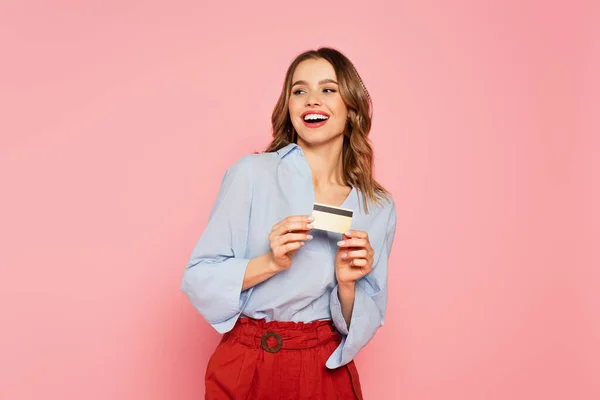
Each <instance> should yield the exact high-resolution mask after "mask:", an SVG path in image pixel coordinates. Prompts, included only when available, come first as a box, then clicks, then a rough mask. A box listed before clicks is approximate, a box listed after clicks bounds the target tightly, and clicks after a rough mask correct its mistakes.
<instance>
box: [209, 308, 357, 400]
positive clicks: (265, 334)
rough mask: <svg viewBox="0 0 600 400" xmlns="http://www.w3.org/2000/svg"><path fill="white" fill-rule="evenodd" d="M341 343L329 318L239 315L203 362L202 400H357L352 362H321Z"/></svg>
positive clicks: (355, 372)
mask: <svg viewBox="0 0 600 400" xmlns="http://www.w3.org/2000/svg"><path fill="white" fill-rule="evenodd" d="M340 341H341V335H340V334H339V333H338V332H337V331H336V330H335V328H334V326H333V324H332V323H331V321H315V322H310V323H302V322H298V323H295V322H277V321H272V322H265V321H264V320H254V319H250V318H240V319H239V320H238V321H237V323H236V325H235V326H234V327H233V329H232V330H231V331H229V332H227V333H225V334H224V335H223V338H222V340H221V342H220V343H219V346H218V347H217V349H216V350H215V353H214V354H213V355H212V357H211V358H210V360H209V362H208V368H207V370H206V377H205V378H206V399H210V400H225V399H235V400H249V399H260V400H271V399H273V400H275V399H277V400H284V399H290V400H292V399H293V400H298V399H310V400H317V399H326V400H330V399H331V400H333V399H344V400H345V399H361V400H362V392H361V388H360V382H359V378H358V371H357V370H356V366H355V365H354V362H353V361H351V362H350V363H348V364H347V365H344V366H342V367H339V368H336V369H334V370H330V369H328V368H327V367H326V366H325V362H326V361H327V359H328V358H329V356H330V355H331V353H333V351H334V350H335V349H336V348H337V347H338V345H339V344H340Z"/></svg>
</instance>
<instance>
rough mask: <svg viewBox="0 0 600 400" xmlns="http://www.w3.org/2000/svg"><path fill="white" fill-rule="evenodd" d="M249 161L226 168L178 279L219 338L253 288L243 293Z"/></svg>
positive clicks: (250, 187) (248, 200)
mask: <svg viewBox="0 0 600 400" xmlns="http://www.w3.org/2000/svg"><path fill="white" fill-rule="evenodd" d="M250 157H251V156H246V157H244V158H242V159H241V160H239V161H238V162H237V163H236V164H234V165H233V166H232V167H230V168H229V169H228V170H227V171H226V173H225V176H224V178H223V180H222V182H221V187H220V189H219V193H218V195H217V199H216V201H215V203H214V205H213V208H212V211H211V213H210V217H209V220H208V224H207V226H206V228H205V229H204V232H203V233H202V235H201V236H200V238H199V240H198V241H197V243H196V245H195V247H194V249H193V250H192V254H191V256H190V259H189V261H188V264H187V266H186V268H185V271H184V274H183V281H182V283H181V290H182V291H183V292H184V293H185V294H186V295H187V296H188V298H189V299H190V301H191V303H192V305H193V306H194V307H195V308H196V309H197V310H198V311H199V312H200V314H201V315H202V316H203V317H204V319H205V320H206V321H207V322H208V323H209V324H211V325H212V326H213V328H215V329H216V330H217V331H218V332H219V333H225V332H227V331H229V330H231V329H232V328H233V326H234V324H235V322H236V321H237V319H238V317H239V316H240V314H241V312H242V310H243V309H244V307H245V305H246V303H247V302H248V299H249V298H250V294H251V293H252V289H253V288H249V289H248V290H246V291H242V284H243V281H244V274H245V272H246V267H247V265H248V262H249V261H250V260H249V259H248V258H247V254H246V253H247V252H246V247H247V238H248V225H249V216H250V207H251V204H252V180H251V174H252V170H251V167H252V165H251V159H250Z"/></svg>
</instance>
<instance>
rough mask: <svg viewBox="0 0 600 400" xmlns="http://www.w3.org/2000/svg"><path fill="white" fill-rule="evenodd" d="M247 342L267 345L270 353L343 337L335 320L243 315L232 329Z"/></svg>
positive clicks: (310, 345) (250, 345)
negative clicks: (311, 320)
mask: <svg viewBox="0 0 600 400" xmlns="http://www.w3.org/2000/svg"><path fill="white" fill-rule="evenodd" d="M229 338H236V339H237V341H238V342H239V343H241V344H243V345H246V346H248V347H253V348H263V349H264V350H265V351H268V352H270V353H276V352H277V351H279V350H281V349H287V350H298V349H307V348H311V347H316V346H320V345H323V344H325V343H328V342H331V341H334V340H341V335H340V334H339V332H338V331H337V330H336V329H335V327H334V326H333V323H332V322H331V321H314V322H308V323H304V322H287V321H286V322H283V321H270V322H266V321H265V320H264V319H261V320H256V319H252V318H246V317H244V318H240V319H238V321H237V323H236V324H235V326H234V327H233V329H232V330H231V331H230V332H229Z"/></svg>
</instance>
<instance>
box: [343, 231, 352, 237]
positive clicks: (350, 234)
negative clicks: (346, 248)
mask: <svg viewBox="0 0 600 400" xmlns="http://www.w3.org/2000/svg"><path fill="white" fill-rule="evenodd" d="M344 235H346V236H352V232H350V231H346V233H344Z"/></svg>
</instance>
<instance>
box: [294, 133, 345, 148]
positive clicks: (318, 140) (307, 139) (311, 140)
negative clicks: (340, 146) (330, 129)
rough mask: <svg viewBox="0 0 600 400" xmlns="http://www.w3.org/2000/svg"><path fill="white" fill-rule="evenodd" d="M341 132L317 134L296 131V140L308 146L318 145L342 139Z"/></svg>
mask: <svg viewBox="0 0 600 400" xmlns="http://www.w3.org/2000/svg"><path fill="white" fill-rule="evenodd" d="M343 136H344V135H343V134H342V133H338V134H319V133H317V132H309V133H308V134H306V133H298V141H302V142H303V143H306V144H307V145H309V146H319V145H323V144H328V143H333V142H335V141H336V140H340V141H343Z"/></svg>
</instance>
